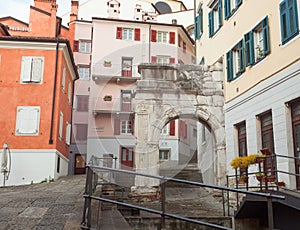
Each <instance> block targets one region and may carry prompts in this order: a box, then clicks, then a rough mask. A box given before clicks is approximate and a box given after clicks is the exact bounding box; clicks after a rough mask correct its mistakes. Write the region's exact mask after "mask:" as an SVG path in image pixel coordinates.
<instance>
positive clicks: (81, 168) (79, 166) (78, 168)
mask: <svg viewBox="0 0 300 230" xmlns="http://www.w3.org/2000/svg"><path fill="white" fill-rule="evenodd" d="M85 158H86V156H85V155H81V154H75V167H74V174H75V175H78V174H85Z"/></svg>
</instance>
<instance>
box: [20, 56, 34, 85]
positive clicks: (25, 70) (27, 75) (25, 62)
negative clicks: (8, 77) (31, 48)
mask: <svg viewBox="0 0 300 230" xmlns="http://www.w3.org/2000/svg"><path fill="white" fill-rule="evenodd" d="M31 62H32V58H31V57H22V69H21V81H22V82H30V79H31Z"/></svg>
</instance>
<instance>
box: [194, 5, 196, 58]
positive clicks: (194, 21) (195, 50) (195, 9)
mask: <svg viewBox="0 0 300 230" xmlns="http://www.w3.org/2000/svg"><path fill="white" fill-rule="evenodd" d="M196 5H197V4H196V1H194V31H196V28H195V26H196V24H195V18H196V15H197V13H196V11H197V9H196ZM194 34H195V32H194ZM194 52H195V57H196V64H197V40H196V34H195V45H194Z"/></svg>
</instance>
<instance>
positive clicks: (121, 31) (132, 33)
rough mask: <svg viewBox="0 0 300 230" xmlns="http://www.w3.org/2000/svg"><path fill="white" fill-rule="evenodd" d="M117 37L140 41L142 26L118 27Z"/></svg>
mask: <svg viewBox="0 0 300 230" xmlns="http://www.w3.org/2000/svg"><path fill="white" fill-rule="evenodd" d="M116 39H120V40H128V41H133V40H135V41H140V40H141V29H140V28H134V29H133V28H123V27H117V33H116Z"/></svg>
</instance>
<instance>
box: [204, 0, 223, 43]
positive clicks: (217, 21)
mask: <svg viewBox="0 0 300 230" xmlns="http://www.w3.org/2000/svg"><path fill="white" fill-rule="evenodd" d="M211 6H212V7H211V11H210V12H209V13H208V22H209V37H212V36H213V35H214V34H215V33H216V32H217V31H218V30H219V29H220V28H221V27H222V25H223V14H222V0H218V1H215V2H214V3H213V4H212V5H211Z"/></svg>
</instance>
